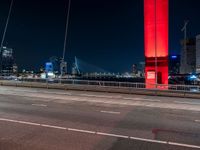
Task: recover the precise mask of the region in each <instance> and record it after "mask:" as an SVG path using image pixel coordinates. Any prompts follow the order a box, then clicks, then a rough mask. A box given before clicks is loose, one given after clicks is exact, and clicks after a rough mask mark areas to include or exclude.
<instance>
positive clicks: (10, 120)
mask: <svg viewBox="0 0 200 150" xmlns="http://www.w3.org/2000/svg"><path fill="white" fill-rule="evenodd" d="M0 121H6V122H14V123H20V124H26V125H33V126H40V125H41V124H38V123H33V122H26V121H17V120H12V119H4V118H0Z"/></svg>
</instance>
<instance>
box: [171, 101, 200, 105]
mask: <svg viewBox="0 0 200 150" xmlns="http://www.w3.org/2000/svg"><path fill="white" fill-rule="evenodd" d="M174 103H178V104H189V105H200V103H194V102H181V101H174Z"/></svg>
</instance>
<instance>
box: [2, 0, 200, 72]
mask: <svg viewBox="0 0 200 150" xmlns="http://www.w3.org/2000/svg"><path fill="white" fill-rule="evenodd" d="M67 4H68V0H15V1H14V6H13V11H12V15H11V19H10V22H9V26H8V32H7V35H6V39H5V44H4V45H6V46H8V47H12V48H13V49H14V55H15V60H16V63H17V64H18V65H19V67H20V69H22V68H25V69H29V70H31V69H34V70H37V69H39V68H40V66H42V65H44V63H45V62H46V61H48V60H49V57H51V56H58V57H61V56H62V50H63V41H64V32H65V22H66V16H67ZM9 5H10V0H0V40H1V37H2V34H3V30H4V26H5V22H6V17H7V14H8V9H9ZM199 13H200V0H170V39H169V42H170V43H169V49H170V53H171V54H177V53H179V51H180V39H181V38H183V33H182V32H181V28H182V26H183V23H184V20H190V23H189V26H188V35H189V36H190V37H193V36H196V35H197V34H200V15H199ZM143 35H144V31H143V0H72V5H71V15H70V25H69V38H68V43H67V51H66V59H67V61H68V62H69V63H70V64H71V63H72V62H73V60H74V56H77V57H78V58H80V59H81V60H84V61H86V62H87V63H89V64H93V65H95V66H98V67H100V68H103V69H105V70H108V71H111V72H126V71H131V66H132V64H134V63H139V62H140V61H144V56H143V55H144V54H143V52H144V46H143V44H144V43H143V38H144V36H143Z"/></svg>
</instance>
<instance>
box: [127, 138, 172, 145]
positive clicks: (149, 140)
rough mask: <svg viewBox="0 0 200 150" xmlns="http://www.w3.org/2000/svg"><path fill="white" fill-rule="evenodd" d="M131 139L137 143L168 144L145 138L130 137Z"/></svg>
mask: <svg viewBox="0 0 200 150" xmlns="http://www.w3.org/2000/svg"><path fill="white" fill-rule="evenodd" d="M130 139H132V140H137V141H144V142H151V143H160V144H168V143H167V141H158V140H151V139H144V138H138V137H130Z"/></svg>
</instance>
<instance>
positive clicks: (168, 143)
mask: <svg viewBox="0 0 200 150" xmlns="http://www.w3.org/2000/svg"><path fill="white" fill-rule="evenodd" d="M0 121H4V122H12V123H19V124H25V125H32V126H41V127H45V128H53V129H60V130H68V131H75V132H80V133H88V134H96V135H102V136H109V137H117V138H124V139H132V140H138V141H143V142H149V143H158V144H167V145H173V146H180V147H187V148H198V149H200V146H197V145H189V144H183V143H175V142H167V141H158V140H152V139H144V138H138V137H129V136H125V135H118V134H111V133H103V132H95V131H89V130H81V129H73V128H65V127H59V126H53V125H47V124H39V123H33V122H26V121H19V120H12V119H5V118H0Z"/></svg>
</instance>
